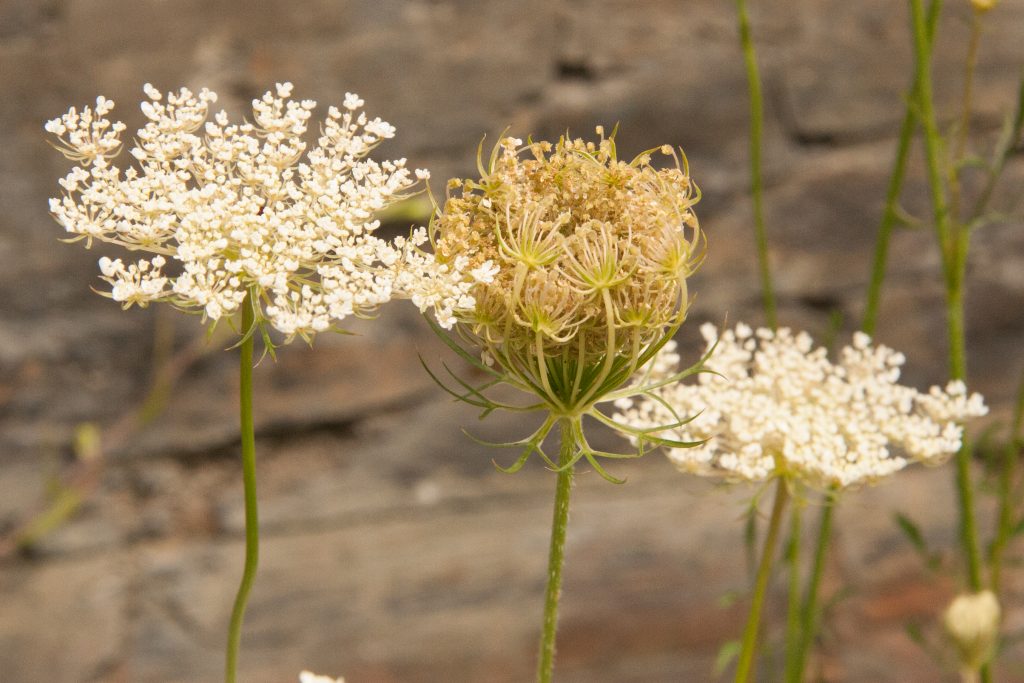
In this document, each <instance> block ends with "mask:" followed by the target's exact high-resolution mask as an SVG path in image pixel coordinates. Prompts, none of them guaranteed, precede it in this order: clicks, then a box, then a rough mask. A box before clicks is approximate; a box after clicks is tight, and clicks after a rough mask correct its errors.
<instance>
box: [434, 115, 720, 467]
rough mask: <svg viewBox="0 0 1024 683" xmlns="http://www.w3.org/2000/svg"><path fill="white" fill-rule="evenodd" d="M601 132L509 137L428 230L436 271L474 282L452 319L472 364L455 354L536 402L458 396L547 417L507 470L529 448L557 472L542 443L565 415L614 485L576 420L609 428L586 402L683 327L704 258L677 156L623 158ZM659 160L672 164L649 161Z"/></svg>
mask: <svg viewBox="0 0 1024 683" xmlns="http://www.w3.org/2000/svg"><path fill="white" fill-rule="evenodd" d="M598 134H599V136H600V137H599V140H598V141H597V142H589V141H583V140H581V139H567V138H562V139H561V140H559V141H558V142H557V143H555V144H551V143H549V142H533V141H530V142H527V143H526V144H525V145H524V144H523V142H522V140H519V139H517V138H512V137H506V138H503V139H502V140H501V141H500V142H499V144H498V145H497V146H495V148H494V150H493V151H492V153H491V155H490V159H489V161H488V162H487V163H486V167H485V164H484V162H483V160H482V159H480V158H479V157H478V166H479V170H480V176H481V177H480V178H478V179H467V180H452V181H450V182H449V183H448V196H447V199H446V201H445V203H444V207H443V210H441V211H439V212H438V214H437V215H436V216H435V218H434V220H433V221H432V223H431V226H430V230H431V232H430V236H431V239H432V243H433V251H434V254H435V257H436V261H437V263H438V264H440V265H447V266H449V267H450V268H451V269H452V270H453V271H458V272H463V273H472V274H473V275H474V279H473V286H472V288H471V289H470V290H469V291H468V294H470V295H471V297H472V299H471V300H472V303H473V305H472V306H468V307H467V306H462V307H461V308H459V309H458V310H457V311H455V312H454V313H453V315H454V318H455V319H456V320H457V321H458V325H457V331H458V334H459V335H460V336H461V338H462V339H463V340H464V341H465V342H467V344H468V345H470V346H475V347H477V349H478V353H479V356H477V357H476V358H468V354H466V353H465V352H464V351H462V349H461V347H459V348H458V349H457V350H459V351H460V352H461V353H463V354H464V355H466V356H467V358H468V359H469V360H471V362H474V363H475V364H476V365H477V366H478V367H480V368H482V369H483V370H484V371H485V372H487V373H488V374H490V375H491V376H492V377H494V379H495V383H504V384H508V385H511V386H513V387H516V388H518V389H520V390H522V391H524V392H526V393H528V394H531V395H533V396H535V397H537V398H538V399H539V403H536V404H532V405H530V406H527V407H525V408H518V407H514V406H509V405H506V404H501V403H497V402H493V401H491V400H490V399H487V398H484V396H483V395H482V393H481V392H478V391H477V390H475V389H474V390H469V391H467V392H466V393H459V397H460V398H462V399H464V400H467V401H468V402H470V403H473V404H474V405H477V406H478V407H480V408H482V409H483V410H484V411H485V412H490V411H491V410H494V409H500V408H507V409H513V410H544V411H547V412H548V413H549V419H548V420H547V421H545V423H544V424H543V425H542V426H541V428H540V429H539V430H538V431H537V432H536V433H534V434H533V435H531V436H530V437H528V438H527V439H525V440H523V441H522V442H517V444H516V445H521V446H523V447H524V452H523V455H522V457H521V458H520V459H519V461H517V462H516V463H515V464H514V465H513V466H512V468H510V469H511V470H512V471H514V470H517V469H519V467H521V466H522V465H523V463H524V462H525V461H526V459H527V458H528V456H529V455H530V454H531V453H532V452H538V453H540V455H541V456H542V457H544V458H545V459H546V460H547V461H548V463H549V464H551V465H552V466H554V463H553V461H551V460H550V459H547V457H546V456H545V455H544V453H543V451H542V449H541V443H542V442H543V440H544V437H545V436H546V435H547V434H548V432H549V431H550V430H551V428H552V427H553V426H554V424H555V423H556V422H557V420H558V418H560V417H569V418H571V422H572V424H573V425H574V426H573V429H574V430H575V431H576V432H577V433H576V438H577V439H578V440H579V442H580V444H581V446H582V448H581V450H580V451H579V452H577V454H576V455H577V456H578V457H586V458H587V459H588V460H589V461H590V462H591V464H592V465H593V466H594V467H595V469H596V470H597V471H598V472H601V473H602V475H603V476H608V475H607V473H605V472H604V470H603V469H601V467H600V465H598V463H597V462H596V460H595V458H596V457H600V456H601V455H602V454H601V453H598V452H596V451H593V450H592V449H590V448H589V447H588V446H586V441H585V439H584V438H583V435H582V431H581V430H580V429H579V417H580V416H581V415H583V414H590V415H593V416H594V417H595V418H597V419H598V420H600V421H602V422H605V423H606V424H610V425H612V426H613V427H616V425H614V424H613V423H612V421H611V420H610V418H609V417H607V416H606V415H604V414H602V413H601V412H599V411H597V410H596V409H594V404H595V403H598V402H600V401H605V400H608V399H609V398H610V396H611V394H612V393H613V392H614V391H616V390H617V389H620V388H622V386H623V385H624V384H626V383H627V382H628V380H629V378H630V377H631V376H633V375H634V373H635V372H636V371H637V370H638V369H639V368H641V367H643V366H644V364H645V363H647V361H649V360H650V359H651V358H652V357H653V356H654V354H655V353H656V352H657V350H658V349H659V348H661V346H662V345H663V344H664V343H665V342H666V341H668V339H670V338H671V336H672V334H673V333H674V332H675V330H676V329H677V328H678V327H679V325H680V324H681V323H682V322H683V320H684V319H685V317H686V310H687V306H688V303H689V302H688V295H687V282H686V281H687V278H688V277H689V276H690V275H691V274H692V272H693V271H694V270H695V269H696V267H697V266H698V264H699V263H700V260H701V258H702V256H703V251H702V246H703V238H702V233H701V232H700V229H699V227H698V223H697V218H696V216H695V214H694V213H693V210H692V208H693V205H694V204H695V203H696V202H697V200H698V199H699V193H698V192H697V189H696V186H695V185H694V184H693V182H692V181H691V180H690V177H689V172H688V168H687V166H686V164H685V157H684V158H683V159H682V162H680V157H679V156H678V155H677V153H676V151H675V150H673V149H672V148H671V147H669V146H664V147H660V148H655V149H653V150H649V151H647V152H644V153H642V154H640V155H638V156H637V157H635V158H634V159H633V160H632V161H628V162H626V161H622V160H619V158H618V156H617V151H616V146H615V139H614V135H613V136H609V137H606V136H605V135H604V131H603V129H601V128H598ZM656 153H657V154H661V155H664V156H665V157H666V158H667V159H668V160H669V161H670V162H671V163H670V164H669V165H668V167H666V168H661V169H659V168H656V167H655V166H654V165H653V164H652V155H654V154H656ZM441 322H450V320H441ZM453 345H454V344H453ZM673 422H674V421H673ZM626 429H628V427H627V428H626ZM608 478H611V477H608Z"/></svg>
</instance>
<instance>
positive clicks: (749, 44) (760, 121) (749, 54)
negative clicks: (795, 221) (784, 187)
mask: <svg viewBox="0 0 1024 683" xmlns="http://www.w3.org/2000/svg"><path fill="white" fill-rule="evenodd" d="M736 13H737V19H738V21H739V31H740V45H741V46H742V48H743V60H744V62H745V63H746V67H747V87H748V89H749V90H750V190H751V195H752V196H753V200H754V236H755V239H756V241H757V262H758V268H759V270H760V274H761V296H762V298H763V300H764V314H765V318H766V319H767V322H768V326H769V327H771V328H772V329H775V327H776V326H777V318H776V313H775V289H774V286H773V285H772V272H771V265H770V264H769V262H768V234H767V232H766V230H765V226H764V187H763V182H762V179H761V137H762V131H763V128H764V102H763V98H762V96H761V76H760V74H759V73H758V69H757V55H756V54H755V53H754V41H753V38H752V37H751V35H750V18H749V17H748V16H747V3H746V0H736Z"/></svg>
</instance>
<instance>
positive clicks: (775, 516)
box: [735, 477, 789, 683]
mask: <svg viewBox="0 0 1024 683" xmlns="http://www.w3.org/2000/svg"><path fill="white" fill-rule="evenodd" d="M786 487H787V483H786V479H785V478H784V477H779V481H778V485H777V486H776V488H775V503H774V504H773V505H772V515H771V517H770V518H769V520H768V532H767V535H766V536H765V539H764V548H763V549H762V551H761V563H760V564H759V565H758V568H757V579H756V580H755V583H754V596H753V599H752V600H751V603H750V613H749V614H748V615H747V625H746V627H745V628H744V629H743V644H742V646H741V648H740V656H739V660H738V661H737V663H736V678H735V681H736V683H747V681H749V680H750V676H751V673H752V672H753V666H754V657H755V655H756V654H757V635H758V632H759V631H760V627H761V610H762V608H763V606H764V598H765V594H766V593H767V592H768V579H769V578H770V577H771V573H772V562H773V561H774V559H775V547H776V545H777V544H778V539H779V528H780V527H781V526H782V513H783V511H784V510H785V508H786V500H787V499H788V498H789V490H788V489H787V488H786Z"/></svg>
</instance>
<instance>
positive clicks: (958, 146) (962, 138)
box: [949, 10, 981, 220]
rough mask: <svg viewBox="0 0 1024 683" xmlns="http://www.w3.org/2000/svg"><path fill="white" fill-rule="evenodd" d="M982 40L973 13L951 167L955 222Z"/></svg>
mask: <svg viewBox="0 0 1024 683" xmlns="http://www.w3.org/2000/svg"><path fill="white" fill-rule="evenodd" d="M980 40H981V16H980V15H979V14H978V11H977V10H975V11H973V12H971V37H970V39H969V42H968V46H967V61H966V64H965V66H964V92H963V97H962V99H961V107H960V123H959V124H958V125H957V130H956V139H955V142H954V148H953V163H951V164H950V167H949V197H950V199H949V203H950V212H951V213H952V214H953V218H954V220H959V219H960V162H961V161H963V158H964V154H965V153H966V152H967V137H968V135H969V134H970V130H971V91H972V88H973V85H974V71H975V67H976V66H977V64H978V43H979V42H980Z"/></svg>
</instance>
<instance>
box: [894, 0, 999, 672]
mask: <svg viewBox="0 0 1024 683" xmlns="http://www.w3.org/2000/svg"><path fill="white" fill-rule="evenodd" d="M910 7H911V14H912V16H913V27H914V48H915V58H916V60H917V74H918V80H917V82H918V93H917V95H918V97H917V104H918V110H919V112H920V117H921V127H922V129H923V130H924V142H925V158H926V160H927V165H928V184H929V187H930V189H931V197H932V211H933V213H934V217H935V230H936V234H937V236H938V240H939V245H940V247H941V250H942V263H943V272H944V273H945V281H946V318H947V323H948V327H949V370H950V376H951V377H952V378H953V379H961V380H962V379H964V378H965V377H966V374H967V356H966V353H965V335H964V292H963V276H964V266H965V265H966V256H967V240H968V233H967V231H966V230H965V229H963V227H962V226H954V225H951V224H950V223H951V222H950V215H949V210H948V207H947V205H946V198H945V190H944V188H943V185H942V174H941V172H940V164H941V154H942V152H941V150H942V139H941V137H940V136H939V131H938V126H937V124H936V122H935V110H934V107H933V104H932V84H931V70H930V67H929V64H928V60H929V56H930V55H929V41H928V37H927V30H926V27H925V19H924V12H923V10H922V7H921V0H910ZM970 458H971V453H970V447H969V444H968V443H967V440H966V439H964V443H963V446H962V447H961V448H960V451H959V452H958V453H957V455H956V486H957V492H958V498H959V503H960V542H961V545H962V546H963V551H964V556H965V559H966V564H967V577H968V584H969V586H970V588H971V590H972V591H978V590H980V589H981V553H980V552H979V550H978V531H977V526H976V524H975V519H974V488H973V485H972V483H971V471H970V464H971V463H970ZM982 677H983V678H985V676H984V673H983V676H982Z"/></svg>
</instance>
